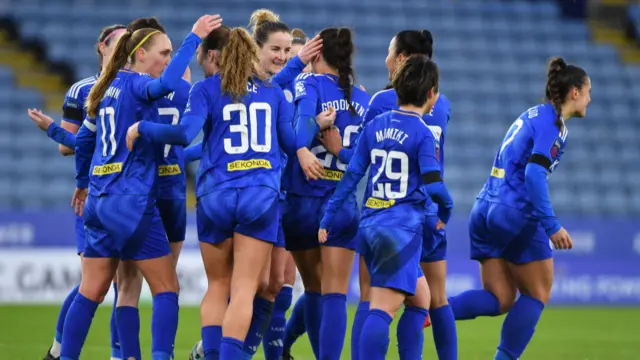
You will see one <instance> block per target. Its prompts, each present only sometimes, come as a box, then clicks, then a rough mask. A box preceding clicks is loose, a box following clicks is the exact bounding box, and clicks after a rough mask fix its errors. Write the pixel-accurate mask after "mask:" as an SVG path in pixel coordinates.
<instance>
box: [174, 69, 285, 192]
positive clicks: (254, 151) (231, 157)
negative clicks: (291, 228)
mask: <svg viewBox="0 0 640 360" xmlns="http://www.w3.org/2000/svg"><path fill="white" fill-rule="evenodd" d="M196 89H197V90H196ZM247 90H248V93H247V95H245V97H244V98H243V99H242V101H240V102H234V101H233V99H232V98H231V96H229V95H228V94H225V93H223V92H222V89H221V78H220V74H217V75H214V76H212V77H209V78H207V79H205V80H202V81H201V82H199V83H198V84H196V85H194V90H192V91H205V92H206V94H207V95H206V98H207V99H208V104H201V105H196V104H191V103H190V104H189V105H187V110H186V112H187V113H189V111H190V110H189V107H193V106H207V107H208V111H207V114H208V115H207V121H206V122H205V125H204V129H203V130H204V139H203V141H202V149H203V156H202V159H201V161H200V168H199V170H198V179H197V194H198V196H202V195H204V194H206V193H209V192H211V191H213V190H216V189H224V188H242V187H247V186H266V187H270V188H272V189H274V190H276V191H279V190H280V177H281V174H280V173H281V166H280V144H279V142H278V134H277V127H276V124H277V121H278V119H277V116H278V112H279V109H278V107H279V106H280V103H281V102H282V101H283V100H284V94H283V92H282V89H280V88H279V87H278V86H277V85H272V84H269V83H263V82H261V81H259V80H251V81H248V82H247Z"/></svg>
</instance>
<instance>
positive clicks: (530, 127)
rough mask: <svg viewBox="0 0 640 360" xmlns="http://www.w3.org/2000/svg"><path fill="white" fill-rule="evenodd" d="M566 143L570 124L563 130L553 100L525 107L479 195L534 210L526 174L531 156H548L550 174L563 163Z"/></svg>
mask: <svg viewBox="0 0 640 360" xmlns="http://www.w3.org/2000/svg"><path fill="white" fill-rule="evenodd" d="M566 144H567V128H566V126H563V131H560V129H559V128H558V126H557V125H556V110H555V109H554V108H553V106H552V105H551V104H542V105H537V106H534V107H532V108H530V109H529V110H527V111H525V112H524V113H523V114H522V115H520V117H518V119H516V121H515V122H514V123H513V124H512V125H511V127H510V128H509V130H508V131H507V134H506V135H505V137H504V139H503V141H502V144H501V146H500V149H498V153H497V154H496V157H495V159H494V161H493V167H492V169H491V174H490V175H489V179H488V180H487V182H486V183H485V185H484V187H483V188H482V190H481V191H480V194H479V195H478V199H483V200H486V201H489V202H494V203H500V204H504V205H508V206H512V207H515V208H517V209H520V210H523V211H529V212H532V211H533V205H532V204H531V200H530V198H529V195H528V193H527V187H526V184H525V175H524V172H525V168H526V166H527V163H528V162H529V158H530V157H531V156H532V155H534V156H535V155H537V156H542V157H543V158H544V159H546V162H548V165H549V166H548V167H547V168H548V175H550V174H551V173H552V172H553V170H554V169H555V168H556V166H557V165H558V164H559V163H560V159H561V158H562V154H563V153H564V147H565V145H566ZM548 175H547V176H548Z"/></svg>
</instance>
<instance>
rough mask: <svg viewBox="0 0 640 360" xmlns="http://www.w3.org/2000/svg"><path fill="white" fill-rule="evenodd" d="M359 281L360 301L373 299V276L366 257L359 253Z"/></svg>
mask: <svg viewBox="0 0 640 360" xmlns="http://www.w3.org/2000/svg"><path fill="white" fill-rule="evenodd" d="M358 282H359V284H360V301H361V302H362V301H369V300H370V299H371V294H370V291H371V276H370V275H369V269H367V263H365V261H364V257H362V255H360V254H358Z"/></svg>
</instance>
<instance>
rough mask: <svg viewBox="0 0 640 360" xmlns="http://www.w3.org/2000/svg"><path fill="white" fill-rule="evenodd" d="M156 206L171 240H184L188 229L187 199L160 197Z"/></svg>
mask: <svg viewBox="0 0 640 360" xmlns="http://www.w3.org/2000/svg"><path fill="white" fill-rule="evenodd" d="M156 206H157V207H158V211H159V212H160V218H162V225H163V226H164V230H165V232H166V234H167V239H169V242H171V243H174V242H182V241H184V238H185V233H186V229H187V200H186V199H181V198H177V199H164V198H160V199H158V200H157V201H156Z"/></svg>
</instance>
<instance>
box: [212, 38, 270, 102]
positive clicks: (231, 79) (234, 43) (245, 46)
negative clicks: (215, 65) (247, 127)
mask: <svg viewBox="0 0 640 360" xmlns="http://www.w3.org/2000/svg"><path fill="white" fill-rule="evenodd" d="M258 64H260V59H259V58H258V45H257V44H256V43H255V41H253V38H252V37H251V35H249V33H248V32H247V30H245V29H244V28H241V27H236V28H233V29H231V31H230V32H229V37H228V40H227V42H226V44H224V45H223V46H222V55H221V56H220V64H219V68H220V81H221V85H220V87H221V90H222V92H224V93H227V94H229V95H231V98H232V99H233V101H236V102H238V101H240V100H241V99H242V98H243V97H244V96H245V95H246V94H247V92H248V90H247V81H249V80H250V79H254V78H258V79H259V80H262V81H264V80H265V79H266V78H267V77H266V75H265V74H264V72H263V71H262V70H261V68H260V67H259V65H258Z"/></svg>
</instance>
